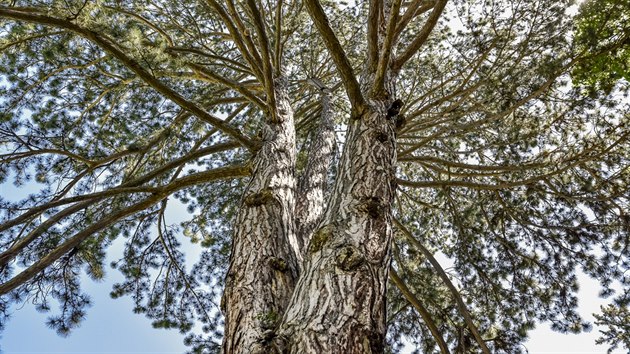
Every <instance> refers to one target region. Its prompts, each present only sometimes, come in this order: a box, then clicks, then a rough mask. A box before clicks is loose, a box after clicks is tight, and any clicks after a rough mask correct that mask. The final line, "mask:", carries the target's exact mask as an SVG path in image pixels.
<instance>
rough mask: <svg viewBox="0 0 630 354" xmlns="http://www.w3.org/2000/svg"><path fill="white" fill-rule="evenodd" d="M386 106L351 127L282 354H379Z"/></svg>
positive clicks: (373, 107)
mask: <svg viewBox="0 0 630 354" xmlns="http://www.w3.org/2000/svg"><path fill="white" fill-rule="evenodd" d="M387 107H388V104H387V103H386V102H384V101H380V102H370V110H369V111H368V112H366V113H365V114H364V115H363V116H361V117H360V118H359V119H356V120H354V121H352V122H350V127H349V132H348V136H347V140H346V144H345V147H344V151H343V155H342V158H341V166H340V168H339V170H338V174H337V178H336V181H335V186H334V190H333V194H332V195H331V200H330V202H329V204H328V208H327V210H326V213H325V216H324V219H323V221H322V222H321V223H320V224H319V226H318V228H317V230H316V231H315V233H314V235H313V237H312V239H311V242H310V244H309V246H308V248H307V260H306V263H305V269H304V271H303V273H302V275H301V277H300V279H299V281H298V283H297V285H296V289H295V292H294V294H293V297H292V299H291V303H290V305H289V307H288V309H287V312H286V314H285V317H284V319H283V325H282V328H281V330H280V332H279V334H280V336H279V338H278V343H280V344H279V345H281V346H282V347H283V350H285V352H287V353H382V352H383V350H384V348H383V346H384V339H385V333H386V326H385V299H386V298H385V294H386V292H385V290H386V284H387V271H388V267H389V263H390V243H391V238H392V217H391V206H392V202H393V197H394V188H395V187H394V185H393V184H392V181H394V176H395V173H394V166H395V163H396V150H395V140H394V139H395V138H394V129H393V126H392V122H391V121H389V120H388V119H387V118H386V111H387Z"/></svg>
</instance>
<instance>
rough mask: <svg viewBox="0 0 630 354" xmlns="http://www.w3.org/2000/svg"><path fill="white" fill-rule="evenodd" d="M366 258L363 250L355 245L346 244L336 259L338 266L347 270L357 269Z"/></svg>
mask: <svg viewBox="0 0 630 354" xmlns="http://www.w3.org/2000/svg"><path fill="white" fill-rule="evenodd" d="M364 260H365V258H364V257H363V255H362V254H361V252H360V251H359V250H358V249H357V248H356V247H353V246H345V247H342V248H341V249H340V250H339V253H337V257H336V259H335V261H336V263H337V267H339V269H341V270H344V271H346V272H351V271H354V270H356V269H357V268H359V267H360V266H361V264H363V261H364Z"/></svg>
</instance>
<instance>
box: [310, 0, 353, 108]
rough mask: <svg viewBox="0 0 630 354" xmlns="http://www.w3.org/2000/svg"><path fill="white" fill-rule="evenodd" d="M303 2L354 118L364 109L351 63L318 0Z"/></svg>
mask: <svg viewBox="0 0 630 354" xmlns="http://www.w3.org/2000/svg"><path fill="white" fill-rule="evenodd" d="M305 3H306V8H307V10H308V13H309V15H310V16H311V19H312V20H313V23H314V24H315V27H317V30H318V31H319V34H320V35H321V36H322V39H323V40H324V43H325V44H326V48H328V53H329V54H330V56H331V57H332V59H333V61H334V62H335V66H336V67H337V70H338V71H339V74H340V75H341V79H342V81H343V84H344V86H345V88H346V93H347V94H348V98H349V99H350V104H351V105H352V115H353V116H354V117H355V118H358V117H360V116H361V115H362V114H363V111H364V109H365V99H364V98H363V94H362V93H361V87H360V86H359V82H358V81H357V78H356V76H355V75H354V72H353V70H352V65H350V61H349V60H348V57H347V56H346V53H345V51H344V50H343V47H342V46H341V43H339V39H337V36H336V35H335V32H334V31H333V30H332V28H331V27H330V23H329V22H328V18H327V17H326V13H324V9H323V8H322V5H321V4H320V3H319V0H305Z"/></svg>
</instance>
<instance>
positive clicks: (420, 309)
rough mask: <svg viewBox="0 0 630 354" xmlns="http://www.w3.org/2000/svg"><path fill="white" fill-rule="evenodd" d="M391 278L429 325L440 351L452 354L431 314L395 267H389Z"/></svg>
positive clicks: (443, 353) (444, 353)
mask: <svg viewBox="0 0 630 354" xmlns="http://www.w3.org/2000/svg"><path fill="white" fill-rule="evenodd" d="M389 278H390V279H391V280H392V282H393V283H394V285H396V287H397V288H398V290H400V292H401V293H402V294H403V296H404V297H405V299H407V301H409V303H410V304H411V305H412V306H413V307H414V308H415V309H416V311H418V313H419V314H420V317H422V320H423V321H424V323H425V324H426V325H427V327H429V331H431V334H432V335H433V338H434V339H435V341H436V342H437V344H438V346H439V347H440V351H441V352H442V354H450V351H449V350H448V345H446V342H445V341H444V337H442V334H441V333H440V330H439V329H438V328H437V325H436V324H435V322H433V319H432V318H431V314H430V313H429V311H428V310H427V309H426V308H425V307H424V306H423V305H422V302H420V300H418V298H417V297H416V296H415V295H414V294H413V293H412V292H411V290H409V288H408V287H407V284H405V282H404V281H403V280H402V279H401V278H400V277H399V276H398V273H396V270H394V267H392V266H390V267H389Z"/></svg>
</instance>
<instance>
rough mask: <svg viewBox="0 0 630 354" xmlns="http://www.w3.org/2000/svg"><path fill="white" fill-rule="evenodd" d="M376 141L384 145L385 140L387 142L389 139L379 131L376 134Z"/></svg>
mask: <svg viewBox="0 0 630 354" xmlns="http://www.w3.org/2000/svg"><path fill="white" fill-rule="evenodd" d="M376 140H378V141H379V142H380V143H381V144H384V143H386V142H387V140H389V137H388V136H387V133H385V132H382V131H381V132H378V133H376Z"/></svg>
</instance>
